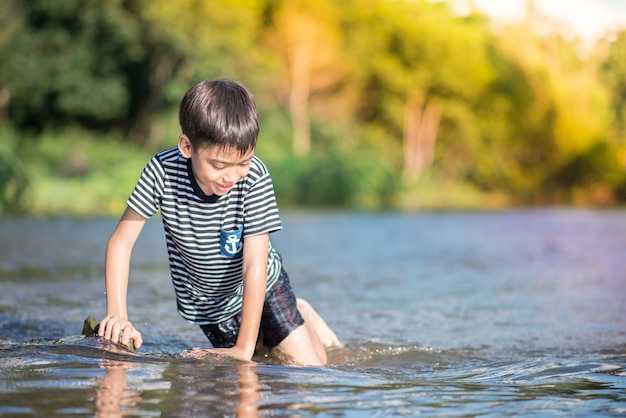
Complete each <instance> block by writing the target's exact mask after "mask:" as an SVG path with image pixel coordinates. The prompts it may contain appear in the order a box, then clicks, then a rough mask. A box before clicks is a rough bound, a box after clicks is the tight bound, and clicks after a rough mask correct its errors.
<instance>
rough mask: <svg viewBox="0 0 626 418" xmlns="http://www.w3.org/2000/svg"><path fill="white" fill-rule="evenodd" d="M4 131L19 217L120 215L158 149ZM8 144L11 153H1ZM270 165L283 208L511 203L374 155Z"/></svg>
mask: <svg viewBox="0 0 626 418" xmlns="http://www.w3.org/2000/svg"><path fill="white" fill-rule="evenodd" d="M5 134H6V132H5V133H4V134H3V141H5V143H4V145H5V147H4V148H5V151H4V155H5V159H6V156H7V155H8V154H7V153H10V154H11V157H10V159H11V161H12V162H13V164H15V165H19V171H20V172H22V173H24V174H25V177H26V180H27V188H26V189H25V193H24V194H23V196H21V199H20V205H19V210H13V212H17V214H30V215H39V216H79V217H88V216H102V215H107V216H108V215H112V216H119V215H120V214H121V213H122V211H123V210H124V207H125V204H126V199H127V198H128V196H129V194H130V193H131V191H132V189H133V187H134V186H135V184H136V182H137V179H138V178H139V175H140V173H141V170H142V169H143V167H144V166H145V164H146V163H147V162H148V160H149V159H150V158H151V157H152V156H153V155H154V153H155V151H156V150H147V149H143V148H141V147H139V146H137V145H135V144H133V143H131V142H128V141H122V140H121V139H120V137H119V136H117V135H115V134H110V135H96V134H92V133H88V132H84V131H78V130H76V131H71V130H70V131H65V132H63V133H57V134H54V133H48V134H46V135H44V136H42V137H39V138H30V139H21V140H20V141H19V142H18V141H17V138H15V137H10V136H9V137H8V138H7V135H5ZM7 144H8V145H9V148H11V150H10V151H6V148H7V146H6V145H7ZM172 145H173V144H172ZM166 146H168V145H166ZM164 147H165V146H164ZM260 157H261V158H262V159H263V158H264V157H263V155H260ZM268 167H269V169H270V171H271V172H272V177H273V180H274V183H275V188H276V193H277V199H278V202H279V206H280V207H281V208H283V209H287V208H294V207H298V208H313V209H319V208H329V207H336V208H351V209H368V210H379V209H392V210H431V209H444V210H445V209H450V210H458V209H464V210H465V209H470V210H472V209H486V208H501V207H505V206H507V205H508V203H509V202H508V199H507V198H506V196H501V195H486V194H484V193H481V192H480V191H478V190H477V189H476V188H474V187H473V186H472V185H470V184H467V183H464V182H461V181H458V180H450V179H438V178H435V177H434V176H433V177H430V176H427V177H426V178H424V179H421V180H420V181H418V182H415V183H414V184H412V185H410V186H407V185H403V184H402V182H401V181H400V180H399V178H398V177H397V176H395V175H393V174H392V173H390V172H389V170H387V169H385V168H384V167H381V166H380V165H377V163H376V161H375V158H373V157H369V158H367V157H365V156H359V155H351V156H342V155H335V156H329V157H327V158H321V159H320V158H317V159H316V158H304V159H302V158H300V159H296V158H293V157H289V158H284V159H282V160H280V161H276V160H275V159H272V160H271V161H270V162H268ZM5 207H6V206H5ZM2 212H3V211H2V207H0V214H1V213H2ZM4 212H5V213H6V212H8V211H7V210H4Z"/></svg>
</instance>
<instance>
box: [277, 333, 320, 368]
mask: <svg viewBox="0 0 626 418" xmlns="http://www.w3.org/2000/svg"><path fill="white" fill-rule="evenodd" d="M274 350H277V351H278V353H276V354H277V355H278V357H279V358H283V359H284V360H285V361H287V362H289V363H296V364H300V365H303V366H325V365H326V363H327V361H328V359H327V357H326V350H324V347H323V346H322V344H321V343H320V341H319V339H318V338H317V336H316V335H315V331H314V330H313V328H312V327H311V326H310V325H309V324H307V323H304V325H301V326H299V327H298V328H296V329H294V330H293V331H292V332H291V333H290V334H289V335H288V336H287V337H286V338H285V339H284V340H282V341H281V342H280V344H278V345H277V346H276V347H274ZM285 357H286V358H285Z"/></svg>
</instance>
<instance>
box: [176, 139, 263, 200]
mask: <svg viewBox="0 0 626 418" xmlns="http://www.w3.org/2000/svg"><path fill="white" fill-rule="evenodd" d="M178 149H179V150H180V152H181V154H182V155H183V157H185V158H187V159H191V168H192V170H193V175H194V177H195V178H196V181H197V182H198V185H199V186H200V188H201V189H202V191H203V192H204V193H205V194H206V195H207V196H210V195H218V196H222V195H225V194H226V193H228V192H229V191H230V189H232V187H233V185H234V184H235V183H237V182H238V181H239V180H241V179H242V178H244V177H245V176H246V175H247V174H248V171H249V170H250V162H251V161H252V157H253V156H254V149H251V150H250V151H248V152H247V153H245V154H243V155H242V154H241V152H239V150H237V149H234V148H223V147H219V146H209V147H205V148H200V149H196V148H194V146H193V145H192V144H191V141H189V138H187V136H186V135H181V136H180V137H179V139H178Z"/></svg>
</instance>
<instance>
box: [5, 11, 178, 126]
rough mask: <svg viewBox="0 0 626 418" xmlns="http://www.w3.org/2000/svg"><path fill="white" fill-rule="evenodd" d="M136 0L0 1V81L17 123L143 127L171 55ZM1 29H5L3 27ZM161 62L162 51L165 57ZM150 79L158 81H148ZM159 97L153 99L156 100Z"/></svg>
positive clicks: (169, 71)
mask: <svg viewBox="0 0 626 418" xmlns="http://www.w3.org/2000/svg"><path fill="white" fill-rule="evenodd" d="M139 5H140V3H139V0H130V1H122V0H103V1H97V2H84V1H80V0H62V1H61V0H51V1H48V0H33V1H28V2H22V1H17V0H6V3H5V10H4V11H5V13H4V14H3V16H2V22H1V24H2V25H7V26H6V27H8V28H9V29H8V30H5V31H4V35H5V36H6V37H7V48H6V49H5V50H4V54H3V58H4V59H3V62H2V64H0V85H1V86H2V89H3V90H4V91H6V92H8V94H9V96H10V102H9V104H8V114H9V118H10V120H11V121H12V122H13V124H15V125H16V126H17V127H19V128H22V129H26V128H27V129H34V130H38V131H40V130H42V129H44V128H46V127H63V126H67V125H72V124H79V125H82V126H84V127H87V128H88V129H104V130H106V129H110V128H112V127H119V126H122V127H123V128H124V129H125V131H126V132H127V133H131V134H132V133H135V134H136V136H137V137H140V136H142V135H144V134H145V132H146V130H145V127H146V126H147V124H148V123H147V120H146V119H147V114H149V113H150V112H149V111H146V109H147V108H150V107H151V106H154V103H155V95H158V94H159V93H160V91H159V88H158V87H160V85H162V84H163V83H164V80H165V79H166V78H167V77H168V76H169V75H171V74H172V72H173V67H174V66H175V64H176V61H177V60H179V59H180V56H179V55H177V54H175V53H174V54H170V53H169V51H170V50H171V48H169V46H168V45H163V44H162V42H160V41H161V40H160V39H158V38H155V37H154V36H153V34H152V33H151V27H150V26H149V25H148V24H147V22H146V21H145V20H143V19H142V15H141V13H140V12H141V10H140V9H139ZM7 32H8V33H7ZM172 55H173V56H174V57H175V58H173V59H172V58H169V61H168V62H166V63H165V64H164V61H165V60H164V59H163V57H164V56H166V57H171V56H172ZM155 84H156V85H157V86H156V87H157V88H155ZM157 101H158V100H157Z"/></svg>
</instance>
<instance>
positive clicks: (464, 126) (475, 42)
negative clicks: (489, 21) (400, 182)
mask: <svg viewBox="0 0 626 418" xmlns="http://www.w3.org/2000/svg"><path fill="white" fill-rule="evenodd" d="M351 6H353V9H354V10H355V12H354V13H352V14H350V15H348V16H349V17H348V18H347V19H346V23H345V24H346V28H347V32H348V35H347V36H348V37H349V41H348V44H349V47H348V48H347V50H348V51H349V54H350V55H351V56H352V60H353V62H355V63H358V65H356V66H355V67H354V68H355V73H354V74H351V77H350V80H351V81H352V82H353V83H355V87H353V88H356V89H357V91H358V93H357V94H356V95H355V96H354V97H355V99H356V102H355V103H354V110H355V117H356V118H357V119H358V120H360V121H361V122H362V123H364V124H366V125H368V126H370V127H371V128H372V129H374V130H377V131H381V132H386V135H385V136H386V140H385V144H384V145H385V147H387V148H392V149H394V150H395V152H394V153H395V155H397V156H399V158H398V160H399V161H400V162H399V164H401V166H402V170H403V172H404V175H405V178H407V179H408V180H414V179H415V178H417V177H418V176H419V175H420V174H421V173H422V172H423V171H427V170H429V169H430V166H431V165H432V163H433V162H434V161H435V159H436V155H435V149H436V148H437V141H438V138H441V139H442V140H444V137H445V136H448V138H449V139H448V142H451V141H467V140H470V139H469V138H467V136H468V135H471V133H472V132H475V131H476V121H475V120H474V115H473V112H472V107H473V106H474V104H475V103H476V102H477V101H478V100H479V98H480V97H481V93H482V91H483V90H484V89H485V88H486V86H487V85H488V83H489V82H490V81H491V80H492V79H493V77H494V74H493V71H492V69H491V66H490V63H489V61H488V55H487V51H488V49H487V47H488V41H489V37H488V32H487V29H486V25H485V24H484V21H482V20H481V19H476V18H458V17H455V16H453V15H452V14H451V12H450V11H449V9H448V7H447V4H442V3H436V4H433V3H431V2H427V1H415V2H388V1H374V0H371V1H367V0H355V1H353V2H351ZM346 7H350V6H346ZM444 144H445V140H444ZM449 147H450V148H452V145H449ZM467 157H468V156H466V155H465V156H462V157H461V158H467ZM440 158H442V159H445V158H448V157H447V155H446V156H441V157H440Z"/></svg>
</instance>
